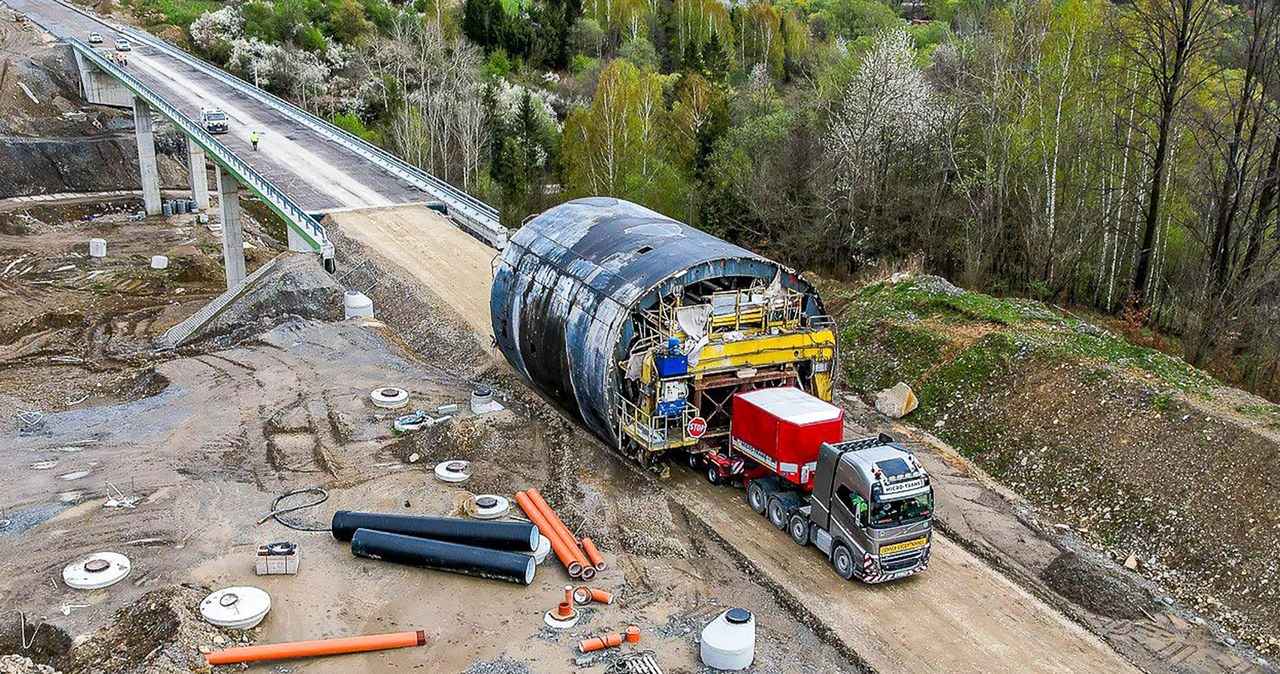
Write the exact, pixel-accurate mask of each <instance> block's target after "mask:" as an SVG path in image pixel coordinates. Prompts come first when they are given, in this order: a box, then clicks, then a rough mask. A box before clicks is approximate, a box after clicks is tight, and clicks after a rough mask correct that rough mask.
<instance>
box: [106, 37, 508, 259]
mask: <svg viewBox="0 0 1280 674" xmlns="http://www.w3.org/2000/svg"><path fill="white" fill-rule="evenodd" d="M120 31H121V32H123V33H127V34H128V35H129V36H131V37H132V38H133V39H134V40H135V41H136V42H138V43H142V44H146V45H147V46H150V47H152V48H154V49H158V50H160V51H163V52H165V53H166V54H168V55H169V56H172V57H173V58H176V59H178V60H180V61H182V62H184V63H186V64H188V65H190V66H191V67H193V68H196V69H197V70H200V71H201V72H203V73H205V74H206V75H209V76H210V77H213V78H215V79H217V80H219V81H221V82H223V83H225V84H228V85H230V86H232V87H235V88H236V90H237V91H240V92H241V93H244V94H246V95H248V96H252V97H253V98H255V99H257V100H259V101H261V102H262V103H265V104H266V105H269V106H271V107H273V108H275V109H277V110H279V111H280V112H282V113H284V114H285V115H286V116H288V117H289V118H291V119H293V120H294V121H296V122H298V123H300V124H303V125H304V126H307V127H308V128H310V129H311V130H313V131H315V132H316V133H318V134H320V135H321V136H323V137H324V138H327V139H328V140H331V141H333V142H335V143H337V144H339V145H341V146H343V147H345V148H347V149H348V150H350V151H351V152H354V153H356V154H358V155H360V156H362V157H364V158H365V159H366V160H367V161H369V162H370V163H373V164H374V165H376V166H378V167H379V168H381V169H382V170H384V171H386V172H387V173H390V174H391V175H394V176H396V177H397V178H400V179H401V180H404V181H405V182H408V183H409V184H411V185H414V186H416V187H417V188H418V189H420V190H422V191H424V192H426V193H427V194H429V195H431V196H432V197H433V198H435V199H438V200H439V201H441V202H442V203H444V204H445V205H446V206H448V207H449V215H450V216H451V217H453V219H454V220H455V221H457V222H458V223H459V224H460V225H462V226H463V228H465V229H467V230H468V231H469V232H470V233H471V234H472V235H473V236H475V237H477V238H479V239H480V240H482V241H485V242H486V243H488V244H489V245H491V246H493V247H494V248H497V249H499V250H501V249H502V248H503V247H504V246H505V245H506V243H507V239H508V237H509V236H510V231H509V230H508V229H507V228H506V227H503V226H502V224H501V222H499V217H498V211H497V209H495V208H494V207H493V206H490V205H489V204H486V203H485V202H483V201H481V200H479V199H477V198H475V197H473V196H471V195H470V194H467V193H466V192H463V191H462V190H460V189H458V188H456V187H454V186H453V185H450V184H449V183H447V182H445V181H443V180H440V179H439V178H437V177H435V176H433V175H431V174H430V173H427V172H426V171H424V170H422V169H421V168H418V167H417V166H414V165H413V164H410V163H409V162H407V161H405V160H403V159H401V158H399V157H397V156H395V155H393V154H391V153H389V152H387V151H386V150H383V149H382V148H380V147H378V146H376V145H374V144H372V143H370V142H368V141H366V140H364V139H363V138H359V137H357V136H354V135H352V134H350V133H348V132H347V131H345V130H343V129H340V128H338V127H337V126H334V125H333V124H331V123H329V122H327V121H325V120H323V119H320V118H319V117H316V116H315V115H313V114H311V113H309V112H307V111H306V110H303V109H302V108H299V107H298V106H296V105H294V104H292V103H290V102H288V101H286V100H284V99H282V98H280V97H278V96H275V95H274V94H271V93H269V92H266V91H263V90H262V89H259V88H258V87H255V86H253V85H252V84H250V83H248V82H246V81H244V80H242V79H240V78H238V77H236V76H235V75H232V74H231V73H228V72H227V71H225V70H223V69H221V68H219V67H217V66H215V65H213V64H211V63H207V62H206V61H204V60H202V59H200V58H197V57H195V56H193V55H191V54H188V53H187V52H185V51H182V50H181V49H178V48H177V47H175V46H173V45H171V44H169V43H168V42H165V41H164V40H161V39H159V38H157V37H155V36H153V35H151V34H149V33H146V32H143V31H140V30H136V29H133V28H127V27H125V28H121V29H120Z"/></svg>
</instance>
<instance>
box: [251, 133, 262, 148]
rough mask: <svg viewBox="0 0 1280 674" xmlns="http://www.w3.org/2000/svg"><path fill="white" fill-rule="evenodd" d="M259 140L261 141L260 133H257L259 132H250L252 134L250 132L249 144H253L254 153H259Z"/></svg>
mask: <svg viewBox="0 0 1280 674" xmlns="http://www.w3.org/2000/svg"><path fill="white" fill-rule="evenodd" d="M259 140H260V138H259V137H258V132H257V131H250V132H249V142H250V143H253V151H254V152H257V151H258V141H259Z"/></svg>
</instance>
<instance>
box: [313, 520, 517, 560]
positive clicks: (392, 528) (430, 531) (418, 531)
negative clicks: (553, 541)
mask: <svg viewBox="0 0 1280 674" xmlns="http://www.w3.org/2000/svg"><path fill="white" fill-rule="evenodd" d="M356 529H371V530H373V531H385V532H387V533H392V534H403V535H405V536H415V537H417V538H431V539H435V540H437V541H446V542H448V543H461V544H462V545H474V546H477V547H481V548H491V549H493V550H511V551H514V552H532V551H534V550H537V549H538V539H540V538H541V535H540V534H539V533H538V527H535V526H533V525H532V524H530V523H529V522H490V521H480V520H465V519H459V518H456V517H416V516H413V515H379V514H378V513H359V512H353V511H350V510H339V511H338V512H336V513H334V514H333V537H334V538H336V539H338V540H340V541H349V540H351V537H352V536H353V535H355V533H356Z"/></svg>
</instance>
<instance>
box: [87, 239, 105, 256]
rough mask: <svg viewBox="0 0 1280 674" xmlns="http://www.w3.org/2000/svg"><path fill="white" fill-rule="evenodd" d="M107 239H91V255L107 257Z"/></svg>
mask: <svg viewBox="0 0 1280 674" xmlns="http://www.w3.org/2000/svg"><path fill="white" fill-rule="evenodd" d="M106 256H107V240H106V239H89V257H106Z"/></svg>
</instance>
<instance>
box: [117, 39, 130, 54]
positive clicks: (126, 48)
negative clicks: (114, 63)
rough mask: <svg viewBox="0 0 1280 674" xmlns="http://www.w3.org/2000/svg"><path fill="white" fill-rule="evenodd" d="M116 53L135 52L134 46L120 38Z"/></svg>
mask: <svg viewBox="0 0 1280 674" xmlns="http://www.w3.org/2000/svg"><path fill="white" fill-rule="evenodd" d="M116 51H133V45H131V44H129V41H128V40H126V39H124V38H120V39H118V40H116Z"/></svg>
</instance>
